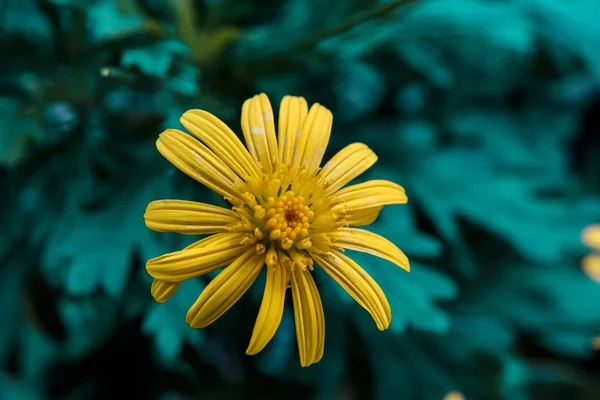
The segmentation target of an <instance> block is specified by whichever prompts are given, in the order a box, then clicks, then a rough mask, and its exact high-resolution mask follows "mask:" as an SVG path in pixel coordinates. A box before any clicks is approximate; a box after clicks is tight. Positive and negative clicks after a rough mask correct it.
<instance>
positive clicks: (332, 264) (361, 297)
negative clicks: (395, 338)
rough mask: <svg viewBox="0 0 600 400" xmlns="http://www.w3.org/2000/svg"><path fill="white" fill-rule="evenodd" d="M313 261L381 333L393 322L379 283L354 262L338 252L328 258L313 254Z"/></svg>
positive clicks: (332, 253) (330, 254) (388, 305)
mask: <svg viewBox="0 0 600 400" xmlns="http://www.w3.org/2000/svg"><path fill="white" fill-rule="evenodd" d="M311 256H312V257H313V259H314V260H315V261H316V262H317V264H319V265H320V266H321V268H323V270H324V271H325V272H327V274H328V275H329V276H331V277H332V278H333V279H334V280H335V281H336V282H337V283H339V284H340V286H341V287H343V288H344V290H346V292H348V294H349V295H350V296H352V298H353V299H354V300H356V302H357V303H358V304H360V305H361V306H362V307H363V308H364V309H365V310H367V311H368V312H369V314H371V317H373V319H374V320H375V323H376V324H377V328H378V329H379V330H381V331H383V330H385V329H387V328H388V327H389V326H390V323H391V322H392V310H391V308H390V304H389V303H388V301H387V299H386V297H385V295H384V294H383V291H382V290H381V288H380V287H379V285H377V283H376V282H375V281H374V280H373V278H371V276H369V274H367V272H366V271H365V270H364V269H362V268H361V267H360V266H359V265H358V264H357V263H356V262H354V260H352V259H351V258H349V257H347V256H345V255H344V254H342V253H339V252H337V251H334V252H331V253H329V255H327V256H322V255H319V254H311Z"/></svg>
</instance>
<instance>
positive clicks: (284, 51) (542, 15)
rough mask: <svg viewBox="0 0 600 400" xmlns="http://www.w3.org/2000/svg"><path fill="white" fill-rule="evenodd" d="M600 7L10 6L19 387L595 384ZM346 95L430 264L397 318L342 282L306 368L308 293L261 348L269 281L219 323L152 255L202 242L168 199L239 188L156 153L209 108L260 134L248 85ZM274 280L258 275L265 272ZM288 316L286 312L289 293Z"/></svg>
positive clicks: (334, 98) (340, 112) (365, 389)
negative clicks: (191, 312) (159, 208)
mask: <svg viewBox="0 0 600 400" xmlns="http://www.w3.org/2000/svg"><path fill="white" fill-rule="evenodd" d="M598 21H600V2H598V1H597V0H495V1H492V0H487V1H486V0H437V1H426V0H423V1H416V2H408V1H394V2H390V1H377V0H344V1H335V0H285V1H281V2H261V1H258V0H248V1H241V0H240V1H238V0H212V1H211V0H204V1H200V0H198V1H192V0H189V1H188V0H181V1H179V0H171V1H159V0H117V1H111V0H93V1H89V0H85V1H84V0H79V1H78V0H37V1H36V0H1V1H0V59H1V61H0V188H1V189H0V193H1V196H0V205H1V207H0V229H1V235H0V316H1V320H0V399H1V400H34V399H35V400H37V399H69V400H79V399H86V400H87V399H110V398H113V397H118V396H123V397H128V398H130V399H138V398H139V399H158V400H176V399H177V400H186V399H237V398H240V399H242V398H243V399H246V398H247V399H261V400H263V399H284V398H290V399H319V400H320V399H323V400H325V399H336V400H352V399H377V400H381V399H392V400H396V399H400V400H404V399H406V400H412V399H416V400H421V399H423V400H429V399H431V400H437V399H440V400H441V399H442V398H443V396H444V395H445V394H446V393H448V392H450V391H460V392H461V393H463V394H464V396H465V398H466V399H468V400H480V399H481V400H487V399H490V400H495V399H510V400H527V399H581V400H595V399H600V357H599V356H598V355H596V354H595V353H594V352H593V350H592V348H591V341H592V338H593V337H594V336H596V335H600V285H599V284H598V283H596V282H594V281H593V280H591V279H590V278H588V277H587V276H586V275H585V274H584V273H583V272H582V271H581V267H580V261H581V257H582V256H583V255H585V254H586V253H589V252H590V251H591V250H589V249H586V248H585V247H584V246H583V245H582V244H581V239H580V233H581V231H582V229H583V228H585V227H586V226H588V225H590V224H592V223H597V222H600V198H599V196H598V195H599V194H600V160H599V158H598V154H600V133H599V131H600V117H599V116H600V95H599V94H600V90H599V78H600V23H599V22H598ZM260 92H265V93H267V94H268V95H269V97H270V99H271V102H272V103H273V105H274V106H275V109H276V111H277V105H278V104H279V101H280V99H281V97H282V96H284V95H286V94H293V95H301V96H304V97H305V98H306V99H307V100H308V102H309V103H313V102H319V103H321V104H323V105H325V106H327V107H328V108H330V109H331V110H332V111H333V114H334V127H333V135H332V139H331V142H330V146H329V150H328V153H327V155H326V158H328V157H330V156H331V155H333V154H334V153H335V152H336V151H338V150H339V149H341V148H342V147H344V146H345V145H347V144H349V143H351V142H353V141H362V142H364V143H366V144H368V145H369V146H370V147H372V148H373V149H374V151H375V152H376V153H377V154H378V155H379V161H378V163H377V164H376V165H375V166H374V167H373V168H372V169H371V170H370V171H369V172H368V173H367V174H366V175H365V176H364V177H363V178H362V179H367V178H383V179H390V180H393V181H394V182H397V183H399V184H401V185H403V186H404V187H405V188H406V190H407V193H408V196H409V204H408V205H406V206H390V207H387V208H386V209H384V211H383V212H382V213H381V216H380V218H379V219H378V220H377V221H376V222H375V223H374V224H373V226H372V230H373V231H375V232H377V233H380V234H382V235H385V236H386V237H388V238H389V239H390V240H392V241H393V242H394V243H396V244H397V245H398V246H399V247H400V248H401V249H403V250H404V251H405V252H406V254H407V255H408V256H409V257H410V259H411V261H412V272H410V273H406V272H404V271H402V270H401V269H399V268H398V267H395V266H394V265H392V264H390V263H388V262H386V261H382V260H379V259H376V258H374V257H370V256H364V255H362V254H352V256H353V257H355V259H356V260H358V261H359V262H360V264H361V265H362V266H363V267H364V268H365V269H366V270H367V271H368V272H369V273H371V274H372V276H373V277H374V278H375V279H376V280H377V281H378V282H379V283H380V284H381V286H382V288H383V290H384V291H385V293H386V294H387V296H388V299H389V301H390V303H391V306H392V310H393V322H392V325H391V328H390V329H389V330H388V331H386V332H379V331H378V330H377V329H376V326H375V323H374V322H373V321H372V320H370V318H369V316H368V314H367V313H366V312H365V311H364V310H362V309H361V308H360V307H359V306H358V305H357V304H355V303H354V302H353V301H352V300H351V298H350V297H349V296H348V295H347V294H345V293H344V292H343V290H342V289H341V288H339V287H337V286H336V284H335V283H334V282H333V281H332V280H330V279H329V278H328V277H327V276H325V274H323V273H321V272H319V271H317V272H316V278H317V283H318V285H319V288H320V290H321V296H322V298H323V301H324V307H325V317H326V327H327V328H326V329H327V334H326V347H325V356H324V358H323V360H322V361H321V362H320V363H318V364H316V365H314V366H312V367H310V368H304V369H303V368H300V366H299V360H298V356H297V349H296V343H295V333H294V323H293V315H292V310H291V308H287V309H286V311H285V314H284V319H283V322H282V325H281V327H280V329H279V331H278V333H277V335H276V336H275V338H274V339H273V341H272V343H271V344H269V346H268V347H267V348H266V349H265V350H264V352H262V353H260V354H259V355H257V356H254V357H249V356H246V355H245V354H244V350H245V348H246V346H247V344H248V342H249V339H250V334H251V331H252V327H253V325H254V321H255V318H256V315H257V313H258V306H259V304H260V298H261V295H262V290H263V285H262V283H260V282H259V283H258V284H257V285H255V286H254V287H253V289H252V290H251V291H250V292H249V293H248V294H246V295H245V296H244V297H243V298H242V300H241V301H240V303H239V304H237V305H236V306H235V307H234V308H233V309H231V310H230V311H229V312H228V313H227V314H226V315H225V316H224V317H222V318H221V319H220V320H219V321H218V322H216V323H214V324H213V325H211V326H210V327H209V328H207V329H204V330H193V329H190V328H189V327H188V326H187V325H186V324H185V313H186V312H187V308H188V307H189V306H190V305H191V304H192V302H193V301H194V300H195V298H196V297H197V296H198V294H199V292H200V291H201V290H202V288H203V286H204V285H205V284H206V282H207V280H206V279H208V278H206V279H198V280H195V281H189V282H186V283H185V284H184V285H182V287H181V289H180V290H179V291H178V292H177V294H176V295H175V296H174V297H173V298H172V299H171V300H170V301H169V302H167V303H165V304H157V303H155V302H154V300H153V299H152V298H151V296H150V284H151V279H150V278H149V277H148V276H147V274H146V273H145V270H144V263H145V261H146V260H147V259H148V258H151V257H154V256H157V255H160V254H163V253H166V252H171V251H175V250H178V249H180V248H182V247H184V246H185V245H186V244H188V243H190V242H191V241H193V240H195V239H197V238H190V237H183V236H177V235H171V234H158V233H154V232H151V231H149V230H148V229H147V228H146V227H145V226H144V221H143V218H142V215H143V212H144V209H145V207H146V205H147V203H148V202H150V201H152V200H155V199H162V198H181V199H192V200H198V201H203V202H210V203H215V204H222V199H219V198H218V196H216V195H215V194H213V193H211V192H210V191H209V190H208V189H206V188H204V187H201V186H200V185H199V184H197V183H195V182H194V181H192V180H191V179H190V178H187V177H186V176H185V175H184V174H182V173H180V172H178V171H177V170H175V169H174V168H173V167H172V166H171V165H170V164H169V163H168V162H167V161H166V160H164V159H163V158H162V157H161V156H160V154H159V153H158V151H157V150H156V148H155V146H154V142H155V140H156V138H157V137H158V134H159V133H160V132H161V131H162V130H164V129H166V128H167V127H169V128H180V124H179V122H178V119H179V116H180V115H181V114H182V113H183V112H184V111H186V110H188V109H191V108H201V109H204V110H207V111H210V112H212V113H213V114H215V115H217V116H218V117H220V118H221V119H222V120H224V121H225V122H227V123H228V125H229V126H230V127H232V129H234V130H235V131H236V132H238V133H241V129H240V128H239V116H240V111H241V105H242V103H243V101H244V100H245V99H246V98H248V97H251V96H252V95H254V94H256V93H260ZM261 279H264V277H262V278H261ZM288 306H291V302H288Z"/></svg>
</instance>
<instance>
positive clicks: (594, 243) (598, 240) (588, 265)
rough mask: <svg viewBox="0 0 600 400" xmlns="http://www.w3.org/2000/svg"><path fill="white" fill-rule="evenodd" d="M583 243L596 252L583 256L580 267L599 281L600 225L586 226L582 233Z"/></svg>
mask: <svg viewBox="0 0 600 400" xmlns="http://www.w3.org/2000/svg"><path fill="white" fill-rule="evenodd" d="M581 239H582V241H583V244H585V245H586V246H588V247H590V248H591V249H593V250H596V251H597V252H598V253H596V254H588V255H586V256H585V257H583V261H582V263H581V268H582V269H583V272H585V273H586V274H587V276H589V277H590V278H591V279H593V280H595V281H596V282H598V283H600V225H591V226H588V227H587V228H586V229H585V230H584V231H583V233H582V235H581Z"/></svg>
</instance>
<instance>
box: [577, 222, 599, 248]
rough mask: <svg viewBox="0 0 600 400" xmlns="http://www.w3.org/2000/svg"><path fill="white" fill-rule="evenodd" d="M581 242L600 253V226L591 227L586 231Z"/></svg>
mask: <svg viewBox="0 0 600 400" xmlns="http://www.w3.org/2000/svg"><path fill="white" fill-rule="evenodd" d="M581 240H582V241H583V244H585V245H586V246H588V247H591V248H593V249H596V250H598V251H600V224H596V225H590V226H588V227H587V228H585V229H584V231H583V233H582V235H581Z"/></svg>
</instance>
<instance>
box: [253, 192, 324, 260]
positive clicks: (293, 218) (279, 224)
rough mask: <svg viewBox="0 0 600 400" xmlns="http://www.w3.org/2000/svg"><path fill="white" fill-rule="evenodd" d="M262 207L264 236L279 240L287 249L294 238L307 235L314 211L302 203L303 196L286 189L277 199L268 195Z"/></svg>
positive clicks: (298, 238) (301, 237)
mask: <svg viewBox="0 0 600 400" xmlns="http://www.w3.org/2000/svg"><path fill="white" fill-rule="evenodd" d="M262 207H263V208H264V209H265V217H264V219H266V221H265V224H264V229H265V233H266V236H268V238H269V239H270V240H271V241H277V242H279V243H280V245H281V247H282V248H284V249H289V248H290V247H291V246H292V244H294V242H295V241H296V240H301V239H303V238H305V237H307V236H308V229H309V228H310V221H311V220H312V218H313V217H314V213H313V212H312V211H311V210H310V209H309V208H308V206H306V205H305V204H304V197H302V196H296V195H295V194H294V192H292V191H288V192H287V193H286V194H285V195H282V196H279V198H277V199H275V198H273V197H269V199H267V201H266V202H265V203H264V204H263V206H262Z"/></svg>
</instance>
